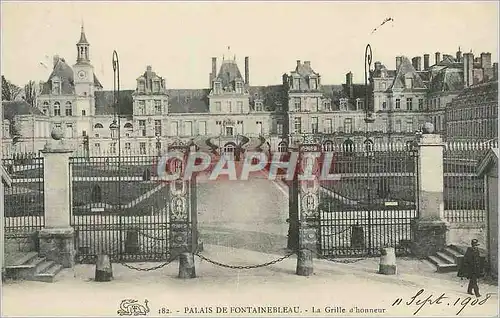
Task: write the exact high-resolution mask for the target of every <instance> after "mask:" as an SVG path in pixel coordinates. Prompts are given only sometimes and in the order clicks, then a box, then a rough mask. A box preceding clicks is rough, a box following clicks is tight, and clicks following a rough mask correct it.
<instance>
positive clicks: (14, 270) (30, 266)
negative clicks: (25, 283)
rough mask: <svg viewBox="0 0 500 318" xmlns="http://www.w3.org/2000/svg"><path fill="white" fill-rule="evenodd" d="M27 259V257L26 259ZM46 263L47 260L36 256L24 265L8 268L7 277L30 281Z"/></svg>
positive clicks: (6, 268)
mask: <svg viewBox="0 0 500 318" xmlns="http://www.w3.org/2000/svg"><path fill="white" fill-rule="evenodd" d="M26 258H27V257H26ZM43 262H45V258H41V257H38V256H35V257H34V258H31V259H30V260H28V261H26V262H25V263H24V264H20V265H10V266H6V267H5V270H6V272H7V277H10V278H12V279H26V280H29V279H31V278H32V277H33V275H34V274H35V273H36V271H37V268H38V267H39V266H40V264H42V263H43Z"/></svg>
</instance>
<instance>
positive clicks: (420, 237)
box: [411, 123, 448, 258]
mask: <svg viewBox="0 0 500 318" xmlns="http://www.w3.org/2000/svg"><path fill="white" fill-rule="evenodd" d="M423 130H424V131H423V134H422V138H421V140H420V143H419V144H418V148H419V156H418V168H417V169H418V178H417V180H418V184H417V186H418V187H417V191H418V219H417V220H414V221H413V222H412V224H411V226H412V247H411V250H412V253H413V254H414V255H415V256H417V257H419V258H425V257H427V256H430V255H434V254H435V253H436V252H438V251H440V250H441V249H443V248H444V247H445V246H446V232H447V230H448V223H447V222H446V221H445V219H444V199H443V192H444V190H443V189H444V180H443V179H444V178H443V175H444V174H443V171H444V170H443V148H444V144H443V142H442V141H441V137H440V136H439V135H436V134H434V126H433V125H432V124H431V123H426V124H425V125H424V129H423Z"/></svg>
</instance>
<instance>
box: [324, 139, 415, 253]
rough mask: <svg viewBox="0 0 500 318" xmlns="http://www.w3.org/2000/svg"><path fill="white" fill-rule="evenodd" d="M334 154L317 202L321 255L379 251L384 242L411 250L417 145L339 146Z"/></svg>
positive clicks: (385, 244)
mask: <svg viewBox="0 0 500 318" xmlns="http://www.w3.org/2000/svg"><path fill="white" fill-rule="evenodd" d="M343 150H344V151H340V152H336V153H334V154H333V158H334V159H333V165H332V169H331V171H330V173H336V174H339V176H340V180H338V181H327V182H325V181H323V182H322V184H321V193H320V206H319V242H318V245H319V251H320V253H321V255H323V256H371V255H379V252H380V249H381V248H382V247H386V246H387V247H389V246H390V247H394V248H395V249H396V253H397V254H399V255H401V254H407V253H409V248H410V241H411V226H410V223H411V221H412V220H413V219H415V218H416V217H417V211H418V209H417V202H418V198H417V195H418V194H417V150H416V149H415V148H414V147H408V148H406V147H397V146H394V145H386V147H385V148H384V149H369V150H367V149H365V148H364V147H363V149H354V148H352V149H343Z"/></svg>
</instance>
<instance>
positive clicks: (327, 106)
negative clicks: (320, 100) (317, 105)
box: [323, 100, 332, 110]
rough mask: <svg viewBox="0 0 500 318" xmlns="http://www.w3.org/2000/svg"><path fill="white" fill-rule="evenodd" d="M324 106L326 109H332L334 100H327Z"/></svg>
mask: <svg viewBox="0 0 500 318" xmlns="http://www.w3.org/2000/svg"><path fill="white" fill-rule="evenodd" d="M323 107H324V108H325V109H326V110H332V102H331V101H330V100H325V102H324V105H323Z"/></svg>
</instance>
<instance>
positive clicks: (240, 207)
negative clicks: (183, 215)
mask: <svg viewBox="0 0 500 318" xmlns="http://www.w3.org/2000/svg"><path fill="white" fill-rule="evenodd" d="M197 195H198V197H197V201H198V203H197V205H198V226H199V230H200V237H201V240H202V241H203V243H204V244H214V245H220V246H226V247H232V248H241V249H248V250H254V251H260V252H266V253H274V252H277V251H280V250H281V251H282V250H283V249H284V248H285V247H286V235H287V232H288V223H286V219H287V218H288V198H287V197H286V196H285V194H284V193H283V190H280V189H279V188H278V187H277V186H276V185H275V184H274V183H273V182H272V181H269V180H265V179H251V180H248V181H229V180H217V181H211V182H210V181H203V182H199V183H198V187H197Z"/></svg>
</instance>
